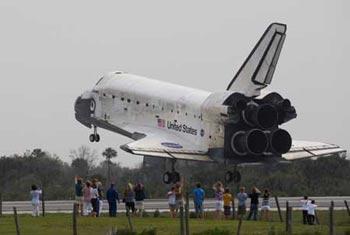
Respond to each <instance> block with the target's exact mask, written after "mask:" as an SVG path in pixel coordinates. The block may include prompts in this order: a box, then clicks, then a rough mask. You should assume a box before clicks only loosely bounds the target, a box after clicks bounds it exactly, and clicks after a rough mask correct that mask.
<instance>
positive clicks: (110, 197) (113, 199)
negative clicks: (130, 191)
mask: <svg viewBox="0 0 350 235" xmlns="http://www.w3.org/2000/svg"><path fill="white" fill-rule="evenodd" d="M106 197H107V201H108V210H109V216H110V217H116V216H117V202H118V203H119V195H118V192H117V190H116V189H115V188H114V184H111V186H110V188H109V189H108V190H107V193H106Z"/></svg>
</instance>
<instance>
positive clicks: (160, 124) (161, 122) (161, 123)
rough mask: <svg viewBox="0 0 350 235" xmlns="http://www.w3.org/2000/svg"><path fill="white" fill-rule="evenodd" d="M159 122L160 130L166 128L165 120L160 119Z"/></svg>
mask: <svg viewBox="0 0 350 235" xmlns="http://www.w3.org/2000/svg"><path fill="white" fill-rule="evenodd" d="M157 122H158V127H160V128H164V127H165V120H164V119H161V118H158V120H157Z"/></svg>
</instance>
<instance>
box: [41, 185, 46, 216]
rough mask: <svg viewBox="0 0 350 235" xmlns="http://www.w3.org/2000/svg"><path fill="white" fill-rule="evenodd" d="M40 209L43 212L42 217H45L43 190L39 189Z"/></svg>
mask: <svg viewBox="0 0 350 235" xmlns="http://www.w3.org/2000/svg"><path fill="white" fill-rule="evenodd" d="M41 209H42V212H43V217H45V194H44V190H43V189H41Z"/></svg>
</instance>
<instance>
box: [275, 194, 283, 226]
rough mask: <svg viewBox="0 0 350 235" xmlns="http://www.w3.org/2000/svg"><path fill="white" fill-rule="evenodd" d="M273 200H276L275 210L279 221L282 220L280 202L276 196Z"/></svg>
mask: <svg viewBox="0 0 350 235" xmlns="http://www.w3.org/2000/svg"><path fill="white" fill-rule="evenodd" d="M275 201H276V206H277V210H278V215H279V217H280V221H281V222H283V218H282V212H281V207H280V203H279V201H278V197H277V196H275Z"/></svg>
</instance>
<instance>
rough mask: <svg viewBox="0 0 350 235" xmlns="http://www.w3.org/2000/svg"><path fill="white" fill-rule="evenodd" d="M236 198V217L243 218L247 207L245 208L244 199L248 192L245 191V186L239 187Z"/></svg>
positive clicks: (246, 197)
mask: <svg viewBox="0 0 350 235" xmlns="http://www.w3.org/2000/svg"><path fill="white" fill-rule="evenodd" d="M237 199H238V212H237V213H238V217H239V218H240V219H242V218H243V216H244V215H245V213H246V211H247V209H246V201H247V199H248V194H247V193H246V192H245V187H241V188H240V189H239V193H237Z"/></svg>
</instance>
